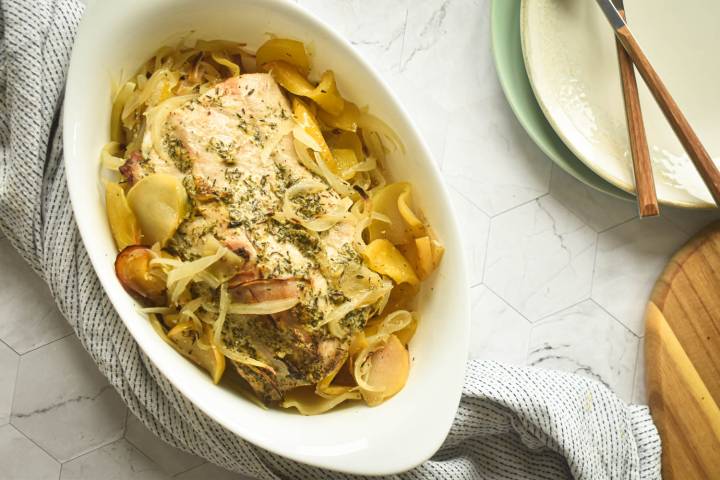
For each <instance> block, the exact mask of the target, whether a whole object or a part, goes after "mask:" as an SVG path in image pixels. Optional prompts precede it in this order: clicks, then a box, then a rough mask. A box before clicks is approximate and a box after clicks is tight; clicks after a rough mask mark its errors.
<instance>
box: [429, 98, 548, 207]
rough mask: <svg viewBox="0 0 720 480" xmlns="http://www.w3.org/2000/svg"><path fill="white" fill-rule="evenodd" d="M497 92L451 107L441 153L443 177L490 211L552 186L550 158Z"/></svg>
mask: <svg viewBox="0 0 720 480" xmlns="http://www.w3.org/2000/svg"><path fill="white" fill-rule="evenodd" d="M506 108H507V105H506V104H505V99H504V98H503V97H502V95H500V94H497V95H494V96H491V97H488V98H485V99H483V100H481V101H478V102H477V103H473V104H466V105H465V106H463V107H460V108H459V109H458V110H456V111H453V112H451V114H450V123H449V126H448V134H447V140H446V142H445V152H444V158H443V161H442V162H443V174H444V177H445V180H446V181H447V182H448V183H449V184H450V185H452V186H453V187H455V188H456V189H457V190H458V191H459V192H460V193H462V194H463V195H464V196H465V197H466V198H468V199H469V200H470V201H472V203H474V204H475V205H477V206H478V207H480V208H481V209H482V210H483V211H484V212H485V213H487V214H489V215H497V214H499V213H501V212H504V211H506V210H508V209H511V208H513V207H516V206H518V205H521V204H523V203H525V202H528V201H530V200H533V199H534V198H537V197H539V196H541V195H543V194H545V193H547V191H548V185H549V181H550V161H549V160H548V159H547V158H546V157H545V156H544V155H543V154H542V152H540V151H539V150H538V149H537V147H536V146H535V144H533V143H532V141H531V140H530V138H529V137H528V136H527V134H526V133H525V131H524V130H523V129H522V127H521V126H520V124H519V123H518V122H517V120H515V119H514V118H510V117H508V116H507V115H502V114H500V113H499V112H500V111H504V110H505V109H506Z"/></svg>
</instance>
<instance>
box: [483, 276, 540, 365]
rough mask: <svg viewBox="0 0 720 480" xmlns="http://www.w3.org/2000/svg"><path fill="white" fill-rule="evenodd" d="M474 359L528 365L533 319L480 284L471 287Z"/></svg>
mask: <svg viewBox="0 0 720 480" xmlns="http://www.w3.org/2000/svg"><path fill="white" fill-rule="evenodd" d="M471 302H472V327H471V328H472V330H471V335H470V358H477V359H482V360H495V361H498V362H506V363H511V364H515V365H524V364H525V360H526V358H527V348H528V338H529V334H530V322H528V321H527V320H526V319H525V318H523V316H522V315H520V314H519V313H517V312H516V311H515V310H513V309H512V307H511V306H510V305H508V304H507V303H505V302H504V301H503V300H502V299H501V298H500V297H498V296H497V295H495V294H494V293H493V292H491V291H490V290H488V289H487V287H485V286H484V285H479V286H477V287H474V288H473V289H472V290H471Z"/></svg>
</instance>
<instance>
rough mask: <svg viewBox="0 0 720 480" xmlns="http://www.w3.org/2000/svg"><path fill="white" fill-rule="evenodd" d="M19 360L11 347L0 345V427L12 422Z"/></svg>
mask: <svg viewBox="0 0 720 480" xmlns="http://www.w3.org/2000/svg"><path fill="white" fill-rule="evenodd" d="M18 362H19V358H18V356H17V354H16V353H15V352H13V351H12V350H11V349H10V347H8V346H7V345H5V344H4V343H0V425H4V424H6V423H7V422H8V421H9V420H10V408H11V407H12V399H13V391H14V390H15V379H16V377H17V368H18Z"/></svg>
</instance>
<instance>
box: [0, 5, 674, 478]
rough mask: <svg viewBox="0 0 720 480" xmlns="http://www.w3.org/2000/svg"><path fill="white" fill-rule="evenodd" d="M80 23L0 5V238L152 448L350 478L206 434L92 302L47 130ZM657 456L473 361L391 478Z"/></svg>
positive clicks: (205, 424) (618, 428) (605, 395)
mask: <svg viewBox="0 0 720 480" xmlns="http://www.w3.org/2000/svg"><path fill="white" fill-rule="evenodd" d="M82 12H83V8H82V5H81V4H80V3H78V2H77V0H0V15H2V22H0V29H1V30H0V35H1V36H2V41H1V43H0V227H1V228H2V232H3V233H4V235H5V236H7V237H8V238H9V239H10V241H11V242H12V244H13V246H14V247H15V248H16V249H17V250H18V252H20V254H21V255H22V256H23V257H24V258H25V259H26V260H27V261H28V263H30V265H31V266H32V268H33V269H34V270H35V271H36V272H37V273H38V274H39V275H40V276H42V278H43V279H44V280H45V281H46V282H47V283H48V285H49V286H50V289H51V290H52V293H53V295H54V297H55V299H56V300H57V304H58V306H59V308H60V310H61V311H62V312H63V314H64V315H65V316H66V317H67V319H68V320H69V321H70V323H71V324H72V325H73V327H74V329H75V332H76V333H77V335H78V337H79V338H80V340H81V341H82V343H83V345H84V346H85V348H86V349H87V351H88V352H89V353H90V355H91V356H92V358H93V359H94V360H95V362H96V363H97V365H98V368H99V369H100V370H101V371H102V372H103V374H104V375H105V376H106V377H107V378H108V380H109V381H110V382H111V383H112V384H113V385H114V386H115V388H116V389H117V391H118V392H119V393H120V395H121V396H122V398H123V400H124V401H125V402H126V403H127V405H128V406H129V408H130V410H132V412H133V413H134V414H135V415H136V416H137V417H138V418H140V419H141V420H142V422H143V423H144V424H145V425H146V426H147V427H148V428H149V429H150V430H152V431H153V432H154V433H155V434H157V435H158V436H159V437H160V438H162V439H163V440H164V441H166V442H167V443H169V444H171V445H174V446H176V447H179V448H181V449H183V450H185V451H188V452H192V453H194V454H196V455H199V456H201V457H204V458H206V459H208V460H209V461H211V462H213V463H215V464H217V465H220V466H222V467H225V468H227V469H229V470H233V471H236V472H240V473H243V474H246V475H249V476H252V477H257V478H261V479H280V478H312V479H327V478H349V477H348V476H347V475H341V474H337V473H334V472H329V471H325V470H320V469H316V468H311V467H307V466H304V465H300V464H298V463H295V462H292V461H289V460H287V459H285V458H282V457H279V456H277V455H273V454H271V453H269V452H267V451H264V450H262V449H260V448H258V447H256V446H254V445H251V444H249V443H247V442H245V441H244V440H242V439H241V438H238V437H237V436H235V435H233V434H232V433H231V432H229V431H227V430H225V429H224V428H223V427H221V426H220V425H218V424H216V423H215V422H213V421H212V420H211V419H210V418H208V417H207V416H206V415H205V414H203V413H202V412H201V411H199V410H198V409H197V408H195V407H194V406H193V405H192V404H191V403H190V402H189V401H188V400H187V399H185V398H184V397H183V396H182V395H181V394H180V393H179V392H178V391H177V390H175V389H174V388H173V387H172V386H171V385H170V383H169V382H168V381H167V380H166V379H165V378H163V376H162V375H161V374H160V372H158V370H157V369H156V368H155V367H154V366H153V365H152V364H151V363H150V362H149V361H148V359H147V358H146V357H145V356H144V355H143V354H142V352H141V351H140V349H139V348H138V346H137V345H136V343H135V341H134V340H133V338H132V337H131V336H130V334H129V333H128V331H127V330H126V329H125V327H124V326H123V324H122V322H121V321H120V318H119V317H118V315H117V314H116V313H115V311H114V310H113V308H112V306H111V305H110V302H109V301H108V299H107V297H106V296H105V294H104V293H103V290H102V288H101V286H100V283H99V282H98V280H97V278H96V276H95V272H94V271H93V269H92V267H91V265H90V262H89V260H88V256H87V253H86V251H85V249H84V247H83V244H82V243H81V241H80V237H79V235H78V231H77V229H76V226H75V222H74V220H73V213H72V211H71V209H70V202H69V200H68V190H67V186H66V182H65V173H64V171H65V170H64V166H63V162H62V144H61V138H62V125H61V124H60V122H59V118H60V109H61V104H62V94H63V88H64V82H65V74H66V70H67V65H68V61H69V58H70V50H71V47H72V44H73V37H74V35H75V32H76V29H77V25H78V22H79V20H80V17H81V15H82ZM98 81H103V79H98ZM0 321H2V320H0ZM660 450H661V449H660V439H659V437H658V434H657V431H656V429H655V426H654V424H653V422H652V420H651V418H650V416H649V414H648V409H647V407H644V406H628V405H626V404H624V403H623V402H622V401H620V400H619V399H618V398H617V397H615V395H613V393H612V392H610V391H609V390H608V389H607V388H606V387H605V386H603V385H601V384H600V383H598V382H595V381H592V380H588V379H586V378H582V377H578V376H575V375H569V374H564V373H558V372H551V371H544V370H540V369H533V368H518V367H509V366H504V365H500V364H498V363H493V362H475V361H474V362H470V363H469V365H468V368H467V378H466V383H465V388H464V392H463V397H462V401H461V403H460V406H459V409H458V413H457V417H456V419H455V422H454V424H453V427H452V430H451V431H450V434H449V435H448V438H447V440H446V441H445V444H444V445H443V446H442V448H441V449H440V451H438V452H437V454H436V455H435V456H434V457H433V458H432V459H431V460H429V461H427V462H426V463H425V464H423V465H421V466H419V467H417V468H416V469H414V470H412V471H409V472H406V473H404V474H401V475H397V476H396V478H403V479H411V478H412V479H432V478H453V479H460V478H467V479H470V478H481V479H501V478H511V479H520V478H522V479H558V478H572V477H574V478H578V479H654V478H659V477H660Z"/></svg>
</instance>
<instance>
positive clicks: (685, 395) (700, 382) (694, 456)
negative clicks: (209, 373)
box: [645, 222, 720, 479]
mask: <svg viewBox="0 0 720 480" xmlns="http://www.w3.org/2000/svg"><path fill="white" fill-rule="evenodd" d="M645 329H646V336H645V366H646V385H647V393H648V402H649V404H650V412H651V413H652V416H653V419H654V420H655V423H656V424H657V427H658V430H659V431H660V436H661V438H662V443H663V452H662V469H663V478H664V479H716V478H717V479H720V408H718V406H719V405H720V222H719V223H715V224H713V225H711V226H709V227H708V228H706V229H705V230H703V231H702V232H700V233H699V234H698V235H697V236H696V237H694V238H693V239H692V240H690V241H689V242H688V243H687V244H686V245H685V246H684V247H683V248H682V249H681V250H680V251H679V252H677V253H676V254H675V256H674V257H673V258H672V260H670V263H669V264H668V265H667V267H666V268H665V271H664V272H663V273H662V275H661V276H660V278H659V279H658V281H657V284H656V285H655V288H654V290H653V292H652V295H651V297H650V302H649V304H648V308H647V312H646V324H645Z"/></svg>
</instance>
